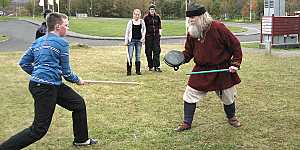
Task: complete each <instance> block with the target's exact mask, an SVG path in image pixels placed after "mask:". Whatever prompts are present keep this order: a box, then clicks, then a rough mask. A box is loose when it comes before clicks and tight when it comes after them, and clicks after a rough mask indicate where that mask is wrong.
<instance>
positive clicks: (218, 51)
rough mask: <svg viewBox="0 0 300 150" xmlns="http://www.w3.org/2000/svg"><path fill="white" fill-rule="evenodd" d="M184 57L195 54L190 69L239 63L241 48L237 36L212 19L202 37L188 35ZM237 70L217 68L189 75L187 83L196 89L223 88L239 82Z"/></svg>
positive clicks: (240, 60)
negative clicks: (219, 70)
mask: <svg viewBox="0 0 300 150" xmlns="http://www.w3.org/2000/svg"><path fill="white" fill-rule="evenodd" d="M183 54H184V56H185V61H186V62H189V61H190V60H191V59H192V58H194V62H195V66H194V68H193V72H198V71H205V70H213V69H228V68H229V66H236V67H238V68H239V67H240V64H241V62H242V55H243V54H242V50H241V45H240V42H239V40H238V39H237V38H236V37H235V36H234V35H233V34H232V33H231V31H229V30H228V29H227V28H226V27H225V25H224V24H223V23H221V22H219V21H213V22H212V24H211V26H210V28H209V29H208V30H207V32H206V35H205V38H204V41H201V40H198V39H197V38H192V37H191V36H190V35H188V36H187V39H186V43H185V50H184V51H183ZM240 82H241V80H240V78H239V76H238V74H237V73H230V72H219V73H208V74H201V75H200V74H199V75H191V76H190V78H189V81H188V85H189V86H190V87H192V88H194V89H196V90H199V91H215V90H223V89H227V88H230V87H232V86H233V85H236V84H238V83H240Z"/></svg>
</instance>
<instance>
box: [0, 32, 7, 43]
mask: <svg viewBox="0 0 300 150" xmlns="http://www.w3.org/2000/svg"><path fill="white" fill-rule="evenodd" d="M7 39H8V37H7V36H6V35H3V34H0V42H2V41H6V40H7Z"/></svg>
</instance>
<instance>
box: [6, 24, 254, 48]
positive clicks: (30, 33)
mask: <svg viewBox="0 0 300 150" xmlns="http://www.w3.org/2000/svg"><path fill="white" fill-rule="evenodd" d="M230 25H232V24H230ZM237 26H241V27H247V28H248V27H249V32H252V33H253V32H255V31H259V30H257V29H256V28H257V26H255V25H248V24H237ZM37 27H38V26H37V25H35V24H33V23H30V22H27V21H22V20H13V21H8V22H0V33H1V34H5V35H7V36H8V37H9V40H8V41H5V42H0V51H24V50H25V49H26V48H27V47H29V46H30V45H31V43H32V41H33V40H34V37H35V30H36V29H37ZM237 37H238V38H239V40H240V41H241V42H250V41H258V40H259V34H251V33H250V34H249V35H248V33H244V34H243V35H237ZM66 38H67V39H68V40H69V41H70V42H72V43H79V44H86V45H91V46H116V45H122V44H123V40H122V39H115V40H108V39H106V40H105V39H104V40H103V39H102V40H99V39H83V38H76V37H70V36H67V37H66ZM184 41H185V38H182V37H181V38H168V39H164V38H163V39H162V40H161V44H183V43H184Z"/></svg>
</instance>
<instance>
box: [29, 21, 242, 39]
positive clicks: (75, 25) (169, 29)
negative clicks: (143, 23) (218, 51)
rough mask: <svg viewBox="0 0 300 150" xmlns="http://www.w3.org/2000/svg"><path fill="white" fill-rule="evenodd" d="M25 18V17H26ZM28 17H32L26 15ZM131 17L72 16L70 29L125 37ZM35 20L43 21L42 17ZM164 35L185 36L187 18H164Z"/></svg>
mask: <svg viewBox="0 0 300 150" xmlns="http://www.w3.org/2000/svg"><path fill="white" fill-rule="evenodd" d="M24 18H25V17H24ZM26 19H32V18H30V17H26ZM129 19H130V18H96V17H88V18H76V17H71V18H70V30H71V31H73V32H77V33H81V34H87V35H94V36H102V37H123V36H124V34H125V30H126V26H127V23H128V20H129ZM35 20H37V21H42V20H43V19H42V18H41V17H36V18H35ZM161 25H162V28H163V32H162V35H163V36H185V33H186V27H185V20H162V24H161ZM228 28H229V29H230V30H231V31H232V32H235V33H239V32H245V31H247V29H245V28H241V27H235V26H229V27H228Z"/></svg>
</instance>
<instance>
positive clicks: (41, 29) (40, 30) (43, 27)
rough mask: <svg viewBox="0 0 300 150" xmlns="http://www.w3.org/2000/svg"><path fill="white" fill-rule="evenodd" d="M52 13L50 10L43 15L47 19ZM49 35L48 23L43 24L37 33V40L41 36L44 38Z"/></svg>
mask: <svg viewBox="0 0 300 150" xmlns="http://www.w3.org/2000/svg"><path fill="white" fill-rule="evenodd" d="M51 12H52V11H51V10H49V9H46V10H45V11H44V13H43V15H44V18H45V19H46V16H47V15H48V14H49V13H51ZM46 33H47V24H46V22H43V23H42V25H41V26H40V27H39V28H38V29H37V30H36V33H35V39H38V38H39V37H41V36H44V35H45V34H46Z"/></svg>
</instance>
